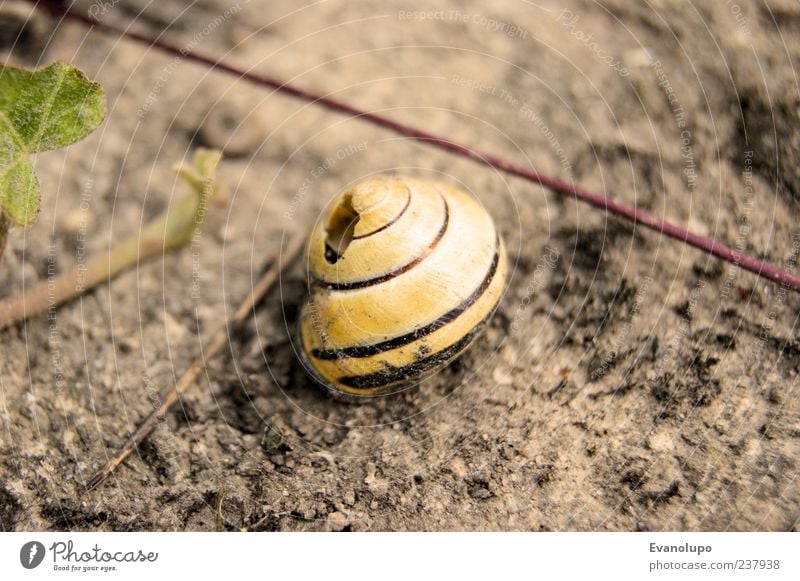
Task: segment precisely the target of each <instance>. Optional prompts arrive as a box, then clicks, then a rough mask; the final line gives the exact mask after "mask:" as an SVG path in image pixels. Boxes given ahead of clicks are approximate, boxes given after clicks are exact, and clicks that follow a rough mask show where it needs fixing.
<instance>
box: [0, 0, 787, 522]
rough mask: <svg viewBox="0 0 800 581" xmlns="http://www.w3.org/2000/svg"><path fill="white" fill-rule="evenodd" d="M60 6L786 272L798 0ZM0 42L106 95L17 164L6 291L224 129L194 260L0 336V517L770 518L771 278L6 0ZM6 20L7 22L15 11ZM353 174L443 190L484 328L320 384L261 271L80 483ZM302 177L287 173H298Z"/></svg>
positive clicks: (69, 263)
mask: <svg viewBox="0 0 800 581" xmlns="http://www.w3.org/2000/svg"><path fill="white" fill-rule="evenodd" d="M75 8H76V9H78V10H82V11H85V12H90V11H91V12H92V13H93V14H95V15H97V16H98V17H100V18H101V19H103V20H105V21H107V22H111V23H115V24H118V25H122V26H130V28H131V30H135V31H138V32H144V33H148V34H152V35H156V34H163V38H164V39H167V40H169V41H170V42H172V43H174V44H176V45H178V46H182V47H189V48H193V49H194V50H196V51H199V52H203V53H206V54H210V55H216V56H219V57H224V58H225V59H226V60H227V61H230V62H231V63H235V64H237V65H238V66H241V67H245V68H248V69H252V70H254V71H258V72H263V73H266V74H270V75H275V76H277V77H279V78H282V79H286V80H287V81H291V82H293V83H295V84H297V85H299V86H302V87H307V88H309V89H313V90H315V91H320V92H324V93H331V94H332V95H334V96H335V97H336V98H338V99H341V100H346V101H349V102H351V103H353V104H354V105H356V106H359V107H362V108H365V109H370V110H376V111H382V112H383V113H385V114H386V115H387V116H390V117H392V118H394V119H397V120H399V121H402V122H405V123H409V124H411V125H414V126H417V127H421V128H426V129H428V130H430V131H434V132H436V133H438V134H441V135H447V136H449V137H450V138H452V139H455V140H458V141H461V142H463V143H467V144H470V145H472V146H474V147H477V148H478V149H481V150H484V151H491V152H494V153H497V154H500V155H502V156H504V157H506V158H508V159H510V160H513V161H515V162H517V163H522V164H526V165H529V166H530V167H532V168H533V169H535V170H537V171H541V172H544V173H547V174H553V175H555V176H558V177H561V178H564V179H571V180H575V181H576V182H577V183H580V184H582V185H584V186H587V187H590V188H593V189H595V190H598V191H600V192H603V193H604V194H605V195H608V196H611V197H613V198H614V199H617V200H619V201H622V202H625V203H628V204H636V205H638V206H639V207H641V208H644V209H647V210H649V211H651V212H655V213H657V214H661V215H664V216H665V217H666V218H668V219H670V220H673V221H675V222H678V223H681V224H685V225H688V226H689V227H690V228H691V229H693V230H695V231H697V232H699V233H702V234H705V235H708V236H713V237H716V238H717V239H719V240H721V241H726V242H728V243H730V244H731V245H733V246H736V247H737V248H739V249H741V250H744V251H746V252H750V253H753V254H755V255H758V256H763V257H765V258H766V259H767V260H769V261H772V262H775V263H778V264H781V265H784V266H785V267H786V268H788V269H790V270H793V271H794V272H797V271H798V265H797V260H798V251H800V229H798V226H797V217H798V215H799V208H798V196H800V174H799V172H800V169H798V168H800V163H798V162H799V161H800V123H798V115H799V114H800V113H799V112H800V90H799V89H798V79H797V71H796V70H795V67H796V66H797V64H798V57H799V56H800V43H798V41H797V39H798V33H800V5H798V3H797V2H794V1H792V0H785V1H783V0H782V1H778V0H770V1H768V2H764V1H759V2H753V3H750V2H741V1H740V2H739V3H738V4H737V3H735V2H727V1H726V2H712V1H706V2H693V3H685V2H682V1H672V0H657V1H656V0H653V1H651V2H649V3H638V2H627V1H623V0H604V1H602V2H589V1H572V2H555V1H544V2H541V3H538V4H534V3H529V2H523V1H522V0H505V1H499V2H491V3H486V2H477V1H467V2H455V1H454V0H453V1H450V2H438V3H433V4H431V3H416V4H414V3H408V2H403V1H390V2H364V1H353V2H344V1H343V0H328V1H322V2H317V3H313V4H309V5H308V6H303V5H301V4H300V3H297V2H289V1H279V2H272V1H270V2H267V1H263V2H262V1H260V0H250V1H249V2H247V1H246V0H239V1H238V2H222V1H221V0H201V1H197V2H193V3H186V2H172V1H161V2H150V1H148V0H128V1H125V2H113V1H112V0H107V1H105V2H104V1H101V0H97V1H96V2H90V1H88V0H81V1H78V2H76V3H75ZM0 11H2V14H3V15H4V18H3V24H2V31H0V41H2V43H3V45H2V51H3V52H2V54H3V59H4V60H7V61H8V60H10V62H12V63H16V64H18V65H23V66H36V65H43V64H46V63H49V62H51V61H53V60H56V59H62V60H65V61H68V62H71V63H73V64H74V65H76V66H78V67H79V68H81V69H82V70H83V71H85V73H86V74H87V75H88V76H89V77H90V78H93V79H96V80H97V81H99V82H100V83H102V85H103V86H104V87H105V89H106V91H107V95H108V104H109V111H110V113H109V116H108V119H107V120H106V122H105V123H104V125H103V126H102V127H101V128H100V129H99V130H98V131H97V132H95V133H94V134H93V135H91V136H90V137H89V138H87V139H86V140H84V141H82V142H80V143H78V144H76V145H74V146H72V147H70V148H68V149H65V150H62V151H57V152H52V153H46V154H40V155H38V156H37V157H36V159H35V164H36V168H37V171H38V175H39V178H40V181H41V184H42V189H43V204H42V213H41V216H40V217H39V220H38V222H37V223H36V224H35V225H34V226H32V227H30V228H28V229H27V230H14V231H13V232H12V234H11V241H10V246H9V248H8V249H7V252H6V254H5V256H4V258H3V261H2V263H0V293H1V294H2V295H3V296H8V295H11V294H14V293H17V292H20V291H21V290H22V289H23V288H25V287H29V286H30V285H32V284H34V283H36V282H37V281H41V280H43V279H46V278H47V277H48V276H52V275H53V274H55V273H58V272H62V271H64V270H67V269H70V268H72V267H74V266H76V265H77V264H78V263H79V261H81V260H85V259H86V257H88V256H90V255H95V254H101V253H103V252H105V251H107V249H108V246H109V243H110V242H111V241H112V240H120V239H122V238H123V237H125V236H128V235H131V234H135V233H136V232H137V231H138V229H139V228H140V226H141V224H142V223H143V222H144V221H145V220H147V219H149V218H150V217H152V216H154V215H155V214H157V213H158V212H160V211H162V210H163V209H164V208H165V207H167V205H168V204H170V203H172V202H174V200H175V199H176V197H177V196H180V195H182V194H183V193H184V190H183V189H182V186H181V184H180V183H178V182H177V181H176V178H175V176H174V174H173V173H172V171H171V166H172V165H173V164H174V163H175V162H177V161H180V160H182V159H184V158H187V157H189V156H190V155H191V152H192V151H193V150H194V149H195V148H196V147H198V146H200V145H211V146H217V147H222V148H224V149H225V150H226V154H227V158H226V160H225V161H224V162H223V164H222V166H221V169H220V174H221V176H222V177H223V178H224V179H225V181H226V182H227V183H228V186H229V190H230V196H229V200H228V204H227V205H226V206H225V207H214V208H212V209H211V211H210V212H209V215H208V218H207V222H206V224H204V226H203V228H202V232H201V234H200V235H199V236H197V237H196V238H195V239H194V240H193V242H192V244H191V246H190V247H187V248H185V249H183V250H182V251H179V252H175V253H172V254H170V255H168V256H166V257H165V258H164V259H163V260H156V261H151V262H148V263H147V264H144V265H142V266H141V267H140V268H138V269H135V270H133V271H130V272H127V273H126V274H124V275H122V276H120V277H119V278H118V279H116V280H114V281H113V282H112V283H111V284H110V285H108V286H106V287H103V288H100V289H98V290H96V291H95V292H92V293H91V294H89V295H87V296H85V297H83V299H82V300H80V301H77V302H74V303H72V304H70V305H68V306H66V307H63V308H60V309H58V310H57V311H53V312H52V313H51V316H49V317H48V316H41V317H37V318H34V319H31V320H29V321H28V322H27V323H26V324H25V325H20V326H17V327H15V328H12V329H9V330H5V331H2V332H0V346H2V356H0V398H1V399H0V404H1V406H2V407H1V408H0V424H1V426H0V428H1V429H0V530H66V529H71V530H231V529H237V530H238V529H248V530H286V531H289V530H387V529H391V530H430V529H432V530H462V529H466V530H796V529H797V528H798V518H800V487H798V468H799V466H798V462H799V461H800V420H799V419H798V418H800V404H798V397H797V395H798V394H797V387H798V371H800V342H799V341H798V339H799V338H800V336H799V335H798V309H799V308H800V297H798V296H797V295H794V294H792V293H790V292H788V291H786V290H785V289H782V288H780V287H779V286H777V285H775V284H770V283H767V282H765V281H764V280H761V279H758V278H756V277H755V276H753V275H750V274H746V273H743V272H741V271H739V270H737V269H736V268H734V267H732V266H731V265H728V264H724V263H721V262H719V261H717V260H715V259H710V258H708V257H707V256H705V255H703V254H701V253H700V252H698V251H696V250H692V249H688V248H685V247H684V246H682V245H681V244H679V243H677V242H675V241H673V240H669V239H665V238H663V237H660V236H658V235H656V234H654V233H652V232H649V231H644V230H643V229H640V228H638V229H633V228H632V227H631V225H630V224H628V223H624V222H621V221H618V220H616V219H613V218H609V217H608V216H606V215H604V214H603V213H602V212H599V211H597V210H594V209H591V208H588V207H586V206H583V205H578V204H576V203H575V202H574V201H572V200H569V199H564V198H561V197H558V196H555V195H553V194H550V193H548V192H545V191H544V190H542V189H541V188H539V187H536V186H533V185H531V184H528V183H525V182H523V181H521V180H518V179H514V178H509V177H508V176H505V175H502V174H499V173H497V172H495V171H492V170H489V169H486V168H484V167H479V166H477V165H475V164H473V163H470V162H468V161H466V160H463V159H458V158H455V157H453V156H450V155H447V154H445V153H442V152H439V151H437V150H435V149H432V148H430V147H426V146H425V145H423V144H419V143H410V142H408V141H406V140H404V139H401V138H398V137H397V136H395V135H393V134H389V133H387V132H386V131H383V130H380V129H377V128H375V127H372V126H370V125H368V124H365V123H364V122H361V121H358V120H355V119H347V118H344V117H342V116H339V115H336V114H332V113H328V112H326V111H324V110H322V109H320V108H318V107H314V106H310V105H308V104H306V103H302V102H298V101H295V100H292V99H289V98H287V97H284V96H281V95H278V94H275V93H273V92H272V91H270V90H266V89H264V88H260V87H256V86H253V85H251V84H249V83H247V82H244V81H240V80H237V79H236V78H234V77H231V76H228V75H224V74H222V73H218V72H212V71H209V70H207V69H205V68H203V67H201V66H198V65H194V64H190V63H187V62H183V61H181V60H180V59H177V60H176V59H174V58H173V57H171V56H169V55H165V54H163V53H161V52H159V51H158V50H155V49H147V48H146V47H144V46H142V45H140V44H135V43H133V42H130V41H128V40H124V39H119V38H115V37H113V36H108V35H105V34H102V33H100V32H98V31H90V30H87V29H86V28H85V27H82V26H80V25H76V24H70V23H61V24H58V23H57V22H56V20H55V19H53V18H50V17H48V16H45V15H43V14H30V11H29V9H28V8H27V4H26V3H25V2H19V1H4V2H3V3H2V7H1V8H0ZM20 15H21V16H20ZM375 172H397V173H405V174H411V175H416V176H421V177H436V178H438V179H446V180H449V181H452V182H453V183H457V184H461V186H462V187H464V188H466V189H468V190H469V191H472V192H473V193H474V194H475V195H476V196H478V197H479V198H480V200H481V202H482V203H483V204H485V205H486V207H487V208H488V209H489V210H490V211H491V213H492V215H493V216H494V217H495V219H496V220H497V223H498V225H499V228H500V230H501V231H502V234H503V235H504V237H505V240H506V243H507V246H508V249H509V254H510V259H511V261H512V264H513V276H512V278H511V280H510V283H509V287H508V291H507V293H506V295H505V297H504V299H503V302H502V304H501V307H500V310H499V313H498V315H497V316H496V317H495V318H494V319H493V321H492V323H491V326H490V328H489V329H488V331H487V333H486V334H485V335H484V337H483V338H482V339H481V340H480V341H479V342H478V343H477V344H476V345H475V346H474V347H473V348H472V349H471V350H470V351H469V352H468V353H467V354H465V355H464V356H463V357H462V358H461V359H460V360H458V361H457V362H456V363H455V364H454V365H452V366H450V367H448V368H447V369H445V370H444V371H442V372H440V373H439V374H437V375H436V376H435V377H433V378H431V379H429V380H426V381H425V382H424V383H423V384H422V385H421V386H420V387H419V388H418V389H414V390H410V391H408V392H405V393H403V394H401V395H399V396H395V397H391V398H382V399H377V400H374V401H370V402H368V403H365V404H360V405H358V404H357V405H353V404H346V403H341V402H337V401H335V400H331V399H329V398H328V397H327V396H326V395H325V394H324V393H323V392H322V391H321V390H319V389H318V388H317V387H316V386H315V385H314V384H313V383H312V381H311V380H309V378H308V377H307V376H306V374H305V373H304V371H303V369H302V367H301V366H300V364H299V363H298V360H297V357H296V355H295V352H294V349H293V343H292V337H291V331H292V330H293V329H294V326H295V324H296V317H297V311H298V307H299V305H300V304H301V302H302V300H303V295H304V293H305V289H306V278H305V273H304V272H303V269H302V268H301V267H300V266H297V267H295V268H294V270H292V271H291V272H289V273H288V274H287V275H286V276H285V277H283V279H282V280H281V284H280V287H279V288H278V289H276V291H275V292H273V293H272V294H271V295H270V296H269V298H268V300H267V301H266V302H265V303H264V304H263V305H262V306H261V308H260V309H259V311H258V315H257V317H256V320H255V321H254V322H253V321H251V323H250V324H248V325H247V329H246V331H245V332H244V333H242V334H240V335H237V336H236V337H233V338H232V341H231V351H232V353H229V354H227V356H224V357H220V358H217V359H215V360H214V361H213V362H212V363H211V364H210V366H209V370H208V374H207V376H205V377H204V378H203V380H202V381H201V382H200V383H198V385H196V386H195V387H194V388H193V389H192V390H191V392H190V393H189V394H188V395H187V396H186V397H185V398H184V399H183V401H182V405H180V406H179V407H178V408H177V409H176V410H175V411H174V412H173V413H171V414H170V415H169V417H168V418H167V420H166V421H165V422H164V423H162V424H161V425H160V426H159V428H158V429H157V431H156V432H155V434H154V435H153V436H152V437H151V438H149V439H148V440H147V441H146V443H145V444H144V445H143V447H142V448H141V450H140V454H134V456H133V457H132V458H131V459H129V460H128V461H127V462H126V463H125V464H124V465H123V466H122V467H120V469H119V470H118V471H117V472H116V473H115V475H114V476H113V477H112V478H111V480H110V481H109V482H108V483H106V484H105V485H104V486H103V487H101V488H100V489H99V490H97V491H95V492H91V493H84V492H83V487H84V486H85V483H86V481H87V480H88V479H89V478H90V477H91V476H92V475H93V474H94V472H95V471H96V470H97V469H98V468H99V467H100V466H101V465H102V463H103V462H104V461H105V459H106V458H107V457H108V455H109V454H111V453H112V452H113V450H115V449H116V448H117V447H118V446H119V445H120V444H121V443H122V442H123V441H124V439H125V437H126V436H127V435H128V434H130V433H131V432H132V431H133V429H134V428H135V426H136V425H137V423H138V422H139V421H140V420H141V419H142V418H143V417H144V416H145V415H146V414H148V413H149V412H150V411H151V409H152V408H153V405H154V402H157V401H158V397H159V396H158V394H159V393H160V392H162V391H163V390H165V389H167V388H168V387H169V386H170V385H171V384H172V383H173V382H174V381H175V379H176V378H177V377H178V376H179V375H180V374H181V373H182V372H183V371H184V370H185V369H186V368H187V366H188V365H189V363H190V362H191V360H192V359H193V358H194V357H195V356H196V355H197V354H198V353H199V352H200V349H201V346H202V345H203V341H204V340H206V339H207V338H208V337H209V336H210V334H211V333H212V332H213V331H214V329H216V328H217V326H219V325H220V324H221V323H222V322H223V321H224V319H225V317H226V316H228V315H230V314H231V313H232V310H233V309H234V308H235V307H236V305H238V303H239V302H240V301H241V300H242V299H243V298H244V296H245V295H246V294H247V293H248V292H249V290H250V288H251V286H252V284H253V281H254V279H255V277H257V276H258V275H259V273H260V272H261V271H262V270H263V268H265V264H266V260H267V259H268V257H269V256H270V255H271V254H272V253H273V252H275V251H277V250H278V249H279V248H280V247H281V244H282V243H285V239H286V237H287V236H291V235H294V234H298V233H305V232H307V231H308V230H309V229H310V227H311V226H312V225H313V223H314V221H315V220H317V219H318V218H319V216H320V214H321V212H322V211H323V210H324V208H325V205H326V203H327V202H328V201H329V200H330V199H331V198H332V197H333V196H334V195H335V194H336V193H338V192H339V191H340V190H341V189H342V188H343V187H345V186H346V185H347V184H350V183H352V182H354V181H356V180H358V179H361V178H362V177H364V176H367V175H370V174H372V173H375ZM304 184H305V187H304Z"/></svg>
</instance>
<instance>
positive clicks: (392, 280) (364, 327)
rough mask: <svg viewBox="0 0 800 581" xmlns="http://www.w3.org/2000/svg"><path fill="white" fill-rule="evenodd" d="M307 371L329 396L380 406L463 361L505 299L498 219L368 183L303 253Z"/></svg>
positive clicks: (440, 188)
mask: <svg viewBox="0 0 800 581" xmlns="http://www.w3.org/2000/svg"><path fill="white" fill-rule="evenodd" d="M306 257H307V260H308V272H309V276H310V284H311V291H310V295H309V299H308V302H307V303H306V305H305V306H304V308H303V310H302V312H301V315H300V326H299V327H300V329H299V330H300V353H301V357H302V359H303V361H304V365H305V366H306V368H307V369H308V370H309V371H310V372H311V374H312V375H313V376H314V377H315V379H317V380H318V381H319V382H320V383H321V384H323V385H324V386H326V387H327V388H329V389H330V390H332V391H333V392H334V393H340V394H349V395H378V394H384V393H388V392H390V391H392V390H394V389H395V388H398V387H402V386H406V385H408V384H410V383H413V382H415V381H418V380H419V379H421V378H423V377H425V376H427V375H429V374H431V373H433V372H435V371H436V370H438V369H440V368H441V367H443V366H444V365H446V364H447V363H448V362H449V361H451V360H452V359H453V358H454V357H456V356H457V355H459V354H460V353H461V352H463V351H464V350H465V349H466V348H467V347H468V346H469V345H470V344H471V343H472V341H473V340H474V339H475V338H476V337H477V336H478V334H479V333H480V331H481V330H482V329H483V327H484V326H485V324H486V323H487V322H488V320H489V319H490V318H491V316H492V314H493V313H494V311H495V309H496V308H497V305H498V303H499V301H500V298H501V296H502V294H503V291H504V289H505V282H506V274H507V264H506V257H505V249H504V246H503V242H502V240H501V239H500V235H499V233H498V232H497V230H496V229H495V226H494V223H493V221H492V218H491V216H490V215H489V214H488V213H487V212H486V210H485V209H484V208H483V207H482V206H481V205H480V204H479V203H478V201H477V200H476V199H475V198H474V197H473V196H471V195H469V194H467V193H465V192H463V191H461V190H459V189H457V188H455V187H453V186H450V185H448V184H445V183H441V182H431V181H423V180H417V179H411V178H406V177H378V178H371V179H368V180H365V181H363V182H361V183H359V184H357V185H356V186H354V187H352V188H351V189H349V190H347V191H345V192H343V193H342V194H340V195H339V197H338V198H337V199H336V200H335V201H334V202H333V205H332V209H331V210H330V211H329V213H328V215H327V216H326V218H325V219H324V220H322V221H321V222H319V223H318V224H317V225H316V227H315V228H314V230H313V231H312V233H311V235H310V238H309V241H308V246H307V248H306Z"/></svg>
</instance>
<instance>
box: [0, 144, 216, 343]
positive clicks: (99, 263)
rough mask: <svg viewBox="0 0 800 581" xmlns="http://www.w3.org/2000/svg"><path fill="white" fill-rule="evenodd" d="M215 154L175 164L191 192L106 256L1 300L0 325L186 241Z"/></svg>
mask: <svg viewBox="0 0 800 581" xmlns="http://www.w3.org/2000/svg"><path fill="white" fill-rule="evenodd" d="M220 158H221V154H220V153H219V152H218V151H214V150H206V149H198V150H197V152H196V154H195V161H194V167H193V168H186V167H179V168H177V171H178V174H179V175H180V176H181V177H182V178H183V179H184V180H185V181H186V182H187V183H188V184H189V186H190V187H191V189H192V192H191V193H189V194H187V195H186V196H184V197H183V198H181V199H180V200H179V201H178V202H177V203H176V204H174V205H172V206H170V207H169V208H168V209H167V210H165V211H164V213H163V214H160V215H159V216H157V217H156V218H155V219H153V220H152V221H151V222H149V223H148V224H146V225H145V227H144V228H143V229H142V231H141V232H140V233H139V234H137V235H135V236H131V237H130V238H128V239H127V240H125V241H123V242H121V243H119V244H117V245H115V246H114V247H113V248H111V249H110V250H109V252H108V254H106V255H101V256H96V257H94V258H92V259H91V260H89V262H87V263H86V264H85V265H79V266H77V267H75V268H73V269H72V270H70V271H68V272H65V273H64V274H61V275H59V276H57V277H54V278H52V279H49V280H44V281H42V282H40V283H38V284H36V285H34V287H33V288H31V289H30V290H28V291H26V292H25V293H23V294H20V295H16V296H14V297H11V298H8V299H4V300H2V301H0V330H2V329H5V328H6V327H9V326H11V325H13V324H15V323H18V322H20V321H22V320H24V319H27V318H28V317H30V316H33V315H36V314H40V313H43V312H45V311H47V310H49V309H54V308H55V307H57V306H58V305H61V304H63V303H65V302H67V301H70V300H72V299H74V298H77V297H79V296H81V295H82V294H84V293H87V292H89V291H90V290H92V289H93V288H95V287H96V286H98V285H101V284H104V283H105V282H107V281H109V280H110V279H112V278H114V277H115V276H117V275H118V274H119V273H121V272H122V271H124V270H126V269H128V268H130V267H132V266H135V265H136V264H139V263H141V262H144V261H145V260H147V259H149V258H152V257H154V256H159V255H163V254H164V253H165V252H167V251H168V250H174V249H176V248H179V247H181V246H183V245H184V244H186V243H187V242H188V241H189V240H190V239H191V237H192V234H193V233H194V231H195V229H197V228H198V227H199V226H200V224H201V223H202V222H203V218H204V217H205V212H206V209H207V207H208V200H209V198H211V197H212V196H213V195H214V191H215V181H214V169H215V168H216V165H217V163H218V162H219V160H220ZM0 229H2V225H0Z"/></svg>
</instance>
